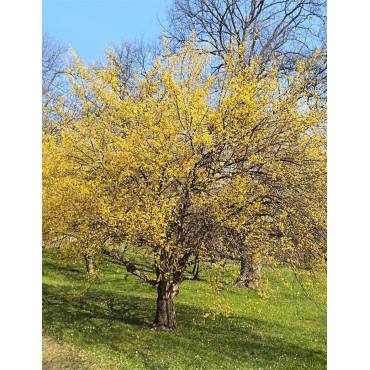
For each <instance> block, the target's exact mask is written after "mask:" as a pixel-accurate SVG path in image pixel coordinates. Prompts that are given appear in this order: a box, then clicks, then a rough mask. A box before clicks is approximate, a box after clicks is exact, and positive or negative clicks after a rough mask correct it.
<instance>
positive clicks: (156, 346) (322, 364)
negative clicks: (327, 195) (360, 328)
mask: <svg viewBox="0 0 370 370" xmlns="http://www.w3.org/2000/svg"><path fill="white" fill-rule="evenodd" d="M43 263H44V267H43V334H44V337H45V343H44V359H43V365H44V367H45V368H53V366H54V365H55V366H56V368H58V366H59V368H63V367H64V368H76V369H82V368H96V369H136V368H137V369H216V368H217V369H219V368H225V369H237V368H239V369H270V368H271V369H303V368H311V369H325V368H326V315H325V312H324V308H323V307H322V305H320V304H319V305H317V304H316V303H315V302H314V301H312V300H310V299H308V298H307V297H306V296H305V295H304V294H303V293H302V294H300V295H297V294H296V292H295V291H293V292H292V291H290V290H289V289H287V288H286V287H284V286H283V285H282V284H281V283H280V282H279V280H278V279H276V278H274V275H272V274H270V272H269V271H268V270H266V271H265V273H266V274H267V275H268V277H269V280H270V284H269V287H270V288H271V292H270V293H269V298H268V299H263V298H261V297H260V295H259V294H258V292H257V291H251V290H244V289H241V288H238V289H235V288H234V289H233V288H226V289H225V290H224V291H223V293H222V297H223V298H224V299H225V300H227V301H228V302H230V305H231V307H232V308H233V311H232V313H231V315H230V317H227V318H226V317H218V316H216V317H215V319H213V315H209V316H208V317H207V318H205V317H204V316H207V315H206V314H207V313H210V312H212V310H211V299H210V297H209V296H208V293H209V292H210V289H209V282H208V281H207V280H206V279H205V278H204V275H205V274H203V275H200V277H201V279H200V280H199V281H189V282H184V283H183V284H182V285H181V287H180V294H179V295H178V296H177V297H176V299H175V303H176V314H177V322H178V325H179V332H178V333H175V334H173V333H166V332H156V331H150V330H149V329H148V328H149V325H150V324H151V323H152V321H153V320H154V316H155V307H156V291H155V289H154V288H153V287H151V286H150V285H148V284H146V283H144V282H142V281H141V280H139V279H137V278H136V277H134V276H132V275H130V274H128V273H127V272H126V271H125V269H124V268H123V267H122V266H120V265H119V263H116V262H111V261H109V260H107V259H103V260H102V261H100V264H99V269H100V271H101V275H100V278H99V279H97V280H96V281H94V282H93V283H90V282H89V281H88V280H87V278H86V276H85V271H84V265H83V263H82V261H81V262H79V263H76V264H75V265H73V266H69V267H66V266H64V265H63V264H62V263H61V262H59V261H57V260H56V259H55V258H53V252H44V258H43ZM283 273H284V277H286V278H287V279H288V280H290V281H292V282H293V283H294V279H293V277H292V276H290V275H289V273H288V272H287V271H286V270H284V271H283ZM61 348H63V350H61ZM56 349H60V350H56Z"/></svg>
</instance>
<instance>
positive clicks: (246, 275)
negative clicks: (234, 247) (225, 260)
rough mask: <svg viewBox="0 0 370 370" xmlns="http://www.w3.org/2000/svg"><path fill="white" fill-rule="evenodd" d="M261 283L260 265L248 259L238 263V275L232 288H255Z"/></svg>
mask: <svg viewBox="0 0 370 370" xmlns="http://www.w3.org/2000/svg"><path fill="white" fill-rule="evenodd" d="M260 283H261V264H260V263H259V262H253V261H252V260H251V259H250V258H244V259H242V260H241V261H240V274H239V276H238V277H237V279H236V280H235V282H234V287H244V288H257V287H258V286H259V285H260Z"/></svg>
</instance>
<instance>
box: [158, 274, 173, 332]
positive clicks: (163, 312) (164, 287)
mask: <svg viewBox="0 0 370 370" xmlns="http://www.w3.org/2000/svg"><path fill="white" fill-rule="evenodd" d="M157 290H158V298H157V313H156V315H155V320H154V323H153V325H152V328H153V329H155V330H166V331H177V323H176V312H175V302H174V298H175V296H176V295H177V294H178V288H177V287H176V286H175V285H174V284H170V283H169V282H168V281H163V280H162V281H161V282H160V283H159V285H158V288H157Z"/></svg>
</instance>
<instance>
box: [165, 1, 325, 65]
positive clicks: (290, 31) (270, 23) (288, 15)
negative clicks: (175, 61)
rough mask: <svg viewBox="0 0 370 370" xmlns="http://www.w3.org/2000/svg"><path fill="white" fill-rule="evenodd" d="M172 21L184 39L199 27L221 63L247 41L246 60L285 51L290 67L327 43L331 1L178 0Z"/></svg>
mask: <svg viewBox="0 0 370 370" xmlns="http://www.w3.org/2000/svg"><path fill="white" fill-rule="evenodd" d="M168 21H169V35H170V37H171V38H172V39H173V40H174V41H176V42H177V43H183V42H184V41H186V40H188V39H189V35H190V34H191V33H192V32H194V33H195V34H196V35H197V37H198V38H199V40H200V41H201V42H202V43H203V44H206V45H208V47H209V50H210V52H211V53H212V54H213V55H216V56H218V57H219V58H220V60H221V64H223V63H224V62H225V58H227V55H228V54H229V53H230V52H231V51H233V49H234V48H235V47H236V48H239V47H240V46H242V45H247V48H246V49H245V51H246V53H245V55H244V57H245V61H246V63H247V64H248V63H249V62H250V61H252V60H253V59H255V58H257V57H259V58H260V60H261V65H262V66H263V65H265V64H266V63H268V62H269V61H270V60H271V58H272V57H280V60H281V65H280V67H281V68H284V69H288V70H289V69H290V70H291V69H294V68H295V62H296V61H297V60H302V59H303V58H307V57H311V56H312V55H313V53H314V51H315V49H316V48H317V47H321V48H323V49H326V1H317V0H299V1H293V0H283V1H277V0H174V1H173V3H172V5H171V6H170V7H169V10H168Z"/></svg>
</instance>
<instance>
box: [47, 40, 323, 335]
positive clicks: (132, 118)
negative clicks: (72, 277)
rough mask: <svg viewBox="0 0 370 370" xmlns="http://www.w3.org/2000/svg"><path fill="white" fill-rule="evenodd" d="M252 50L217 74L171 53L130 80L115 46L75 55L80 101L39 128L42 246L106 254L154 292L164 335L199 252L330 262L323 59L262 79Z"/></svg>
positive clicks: (189, 51) (193, 53)
mask: <svg viewBox="0 0 370 370" xmlns="http://www.w3.org/2000/svg"><path fill="white" fill-rule="evenodd" d="M244 47H246V46H245V45H240V46H239V47H238V48H236V49H235V51H234V52H233V53H229V54H228V55H227V63H226V67H225V68H224V69H223V70H222V71H219V73H217V74H215V73H211V71H210V68H209V63H208V59H207V58H209V55H208V56H207V54H206V55H205V54H204V53H203V52H202V51H200V50H199V48H197V47H196V43H194V42H191V43H185V44H184V46H182V47H181V48H180V49H178V50H177V52H176V53H175V54H172V53H171V52H170V50H169V48H168V47H166V48H165V51H164V53H163V55H162V56H160V57H159V58H157V59H156V60H155V61H154V62H153V64H152V66H151V67H150V68H149V69H148V70H147V71H146V73H145V74H139V73H136V75H135V76H133V77H131V79H130V81H131V83H130V84H129V87H128V84H126V83H125V84H122V83H121V80H122V79H121V78H120V76H121V75H120V74H122V68H120V67H119V65H118V64H117V55H116V54H115V53H114V52H113V51H111V52H109V53H108V55H107V62H106V63H105V64H103V65H99V66H96V65H90V66H85V65H83V64H82V63H81V62H80V61H79V60H78V58H77V56H76V55H72V63H71V65H70V66H69V70H68V75H69V76H70V77H69V78H70V84H71V88H72V94H73V98H72V99H70V100H68V101H67V102H65V103H64V104H63V106H62V105H61V104H54V105H52V106H50V107H47V108H45V109H49V110H52V111H53V114H52V115H51V114H50V115H49V116H48V117H54V116H57V117H58V122H55V123H53V122H51V124H55V125H58V128H59V129H58V130H57V132H53V133H50V132H45V133H44V143H43V219H44V220H43V235H44V241H45V243H48V242H53V243H55V242H58V241H61V243H60V244H61V248H62V249H63V250H64V251H65V252H66V253H68V254H70V255H75V256H78V255H80V254H85V255H86V254H88V255H94V254H101V253H104V254H107V255H109V256H111V257H112V258H115V259H117V260H119V261H121V262H122V263H123V264H124V266H125V267H126V269H127V271H128V272H130V273H132V274H134V275H136V276H137V277H138V278H140V279H142V280H143V281H145V282H147V283H149V284H151V285H153V286H155V287H156V288H157V292H158V299H157V314H156V318H155V321H154V324H153V325H154V327H155V328H158V329H165V330H176V329H177V324H176V318H175V306H174V301H173V299H174V297H175V296H176V295H177V294H178V292H179V287H180V284H181V283H182V282H183V281H184V280H186V279H191V278H192V276H191V275H190V274H189V273H188V272H187V271H188V268H189V266H191V264H193V263H194V259H195V256H196V257H197V259H198V261H200V263H203V264H206V263H210V262H213V263H215V262H217V261H223V260H225V259H235V258H240V257H241V256H245V255H250V256H253V258H255V259H264V260H266V261H268V262H269V263H285V264H288V265H290V266H292V267H294V268H298V267H304V268H309V269H317V270H325V268H326V244H325V243H326V240H325V230H326V135H325V127H326V126H325V120H326V106H325V102H324V101H323V97H322V93H321V87H322V86H321V87H320V84H317V83H316V84H314V85H312V86H308V85H307V80H308V79H309V77H310V75H311V73H312V71H313V70H314V69H315V68H317V66H318V65H320V63H321V58H320V54H319V53H316V54H315V55H314V56H313V57H312V58H310V59H307V60H305V61H304V62H300V63H297V66H296V72H295V73H294V74H291V75H289V76H286V77H284V78H282V77H281V76H279V73H278V68H277V67H276V65H274V62H273V61H272V63H271V65H270V67H268V68H269V69H268V73H266V74H265V75H264V77H263V78H260V79H256V78H255V75H256V70H258V69H259V68H260V63H262V62H263V61H261V59H259V58H256V59H255V60H253V62H251V63H249V64H248V65H243V67H242V68H241V65H240V63H239V62H237V61H238V55H245V50H244ZM137 253H139V254H140V255H141V256H143V257H145V258H146V259H147V262H148V265H149V266H152V267H153V273H151V274H148V273H144V272H143V271H140V270H139V269H138V268H137V267H136V266H135V263H134V261H133V260H132V256H134V255H135V254H137Z"/></svg>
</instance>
